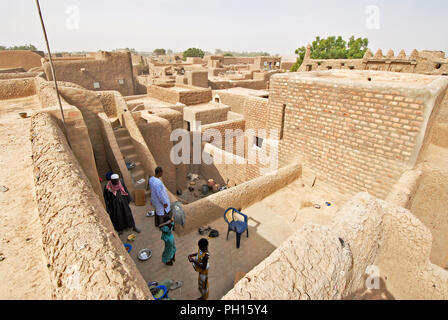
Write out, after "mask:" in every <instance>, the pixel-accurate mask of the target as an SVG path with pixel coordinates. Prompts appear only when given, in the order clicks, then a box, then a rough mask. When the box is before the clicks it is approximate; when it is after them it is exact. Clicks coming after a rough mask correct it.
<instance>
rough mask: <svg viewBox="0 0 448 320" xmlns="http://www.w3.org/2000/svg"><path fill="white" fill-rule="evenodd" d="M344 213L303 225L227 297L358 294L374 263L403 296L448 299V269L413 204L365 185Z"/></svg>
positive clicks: (386, 284)
mask: <svg viewBox="0 0 448 320" xmlns="http://www.w3.org/2000/svg"><path fill="white" fill-rule="evenodd" d="M336 216H337V220H336V221H335V222H334V223H333V225H331V226H330V227H326V226H320V225H313V224H308V225H305V226H304V227H302V228H301V229H300V230H298V231H297V232H296V233H295V234H293V235H292V236H291V237H290V238H289V239H288V240H287V241H285V242H284V243H283V244H282V245H281V246H280V247H279V248H277V249H276V250H275V251H274V252H273V253H272V254H271V255H270V256H269V257H268V258H266V259H265V260H264V261H262V262H261V263H260V264H259V265H257V266H256V267H255V268H254V269H252V270H251V271H250V272H249V273H248V274H247V275H246V276H245V277H244V278H243V279H242V280H240V281H239V282H238V283H237V284H236V285H235V287H234V288H233V289H232V290H231V291H229V293H227V295H225V296H224V298H223V299H224V300H231V299H236V300H240V299H242V300H244V299H251V300H264V299H266V300H269V299H284V300H296V299H304V300H309V299H317V300H327V299H330V300H333V299H344V298H348V297H353V296H355V297H356V295H357V294H359V293H360V292H365V291H366V289H367V288H366V286H365V283H366V281H365V278H366V277H365V276H366V269H367V268H372V267H376V268H377V270H378V272H379V274H378V275H377V276H379V277H380V279H378V278H377V281H378V282H379V284H380V289H381V290H386V291H388V292H389V293H390V294H391V295H392V296H393V297H394V298H396V299H448V272H447V271H446V270H443V269H442V268H440V267H437V266H435V265H433V264H431V263H430V261H429V254H430V250H431V233H430V232H429V230H428V229H427V228H426V227H425V226H424V225H423V224H422V223H421V222H420V221H419V220H418V219H417V218H416V217H415V216H413V215H412V213H411V212H409V211H408V210H406V209H404V208H400V207H398V206H395V205H392V204H391V203H388V202H385V201H381V200H378V199H375V198H373V197H372V196H370V195H369V194H367V193H361V194H358V195H356V196H355V197H354V198H353V199H352V200H350V201H349V202H347V203H346V204H345V205H344V206H343V207H342V208H341V209H340V210H339V211H338V213H337V215H336Z"/></svg>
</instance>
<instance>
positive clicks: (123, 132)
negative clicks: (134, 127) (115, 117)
mask: <svg viewBox="0 0 448 320" xmlns="http://www.w3.org/2000/svg"><path fill="white" fill-rule="evenodd" d="M114 134H115V137H116V138H120V137H129V132H128V130H127V129H126V128H119V129H116V130H114Z"/></svg>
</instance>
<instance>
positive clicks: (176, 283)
mask: <svg viewBox="0 0 448 320" xmlns="http://www.w3.org/2000/svg"><path fill="white" fill-rule="evenodd" d="M183 285H184V282H183V281H176V282H174V283H173V284H172V285H171V288H170V290H176V289H179V288H180V287H182V286H183Z"/></svg>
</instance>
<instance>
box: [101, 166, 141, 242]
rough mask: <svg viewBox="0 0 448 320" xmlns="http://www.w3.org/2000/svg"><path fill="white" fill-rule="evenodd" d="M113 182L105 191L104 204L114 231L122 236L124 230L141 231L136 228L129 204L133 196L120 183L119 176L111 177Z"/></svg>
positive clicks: (108, 183)
mask: <svg viewBox="0 0 448 320" xmlns="http://www.w3.org/2000/svg"><path fill="white" fill-rule="evenodd" d="M110 178H111V180H110V181H108V182H107V184H106V186H105V188H104V190H103V196H104V202H105V203H106V210H107V212H108V213H109V216H110V220H111V221H112V224H113V226H114V229H115V230H116V231H117V232H118V233H119V234H122V233H123V230H124V229H128V228H132V230H134V231H135V232H137V233H140V229H138V228H137V227H136V226H135V222H134V217H133V216H132V211H131V208H130V207H129V203H130V202H131V196H130V195H129V191H128V189H127V188H126V186H125V185H123V183H122V182H121V181H120V176H119V175H118V174H113V175H111V177H110Z"/></svg>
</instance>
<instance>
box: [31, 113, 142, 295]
mask: <svg viewBox="0 0 448 320" xmlns="http://www.w3.org/2000/svg"><path fill="white" fill-rule="evenodd" d="M31 137H32V152H33V166H34V181H35V191H36V201H37V203H38V209H39V217H40V219H41V222H42V226H43V239H42V241H43V245H44V251H45V255H46V257H47V259H48V268H49V271H50V278H51V281H52V286H53V298H54V299H98V300H103V299H150V298H151V295H150V293H149V290H148V286H147V284H146V282H145V281H144V279H143V277H142V276H141V275H140V273H139V272H138V270H137V268H136V266H135V263H134V262H133V260H132V259H131V257H130V256H129V254H128V253H127V252H126V250H125V249H124V247H123V244H122V242H121V241H120V239H119V238H118V236H117V234H116V233H115V232H114V229H113V226H112V223H111V222H110V219H109V216H108V214H107V212H106V211H105V209H104V208H103V206H102V205H101V202H100V201H99V199H98V198H97V197H96V196H95V194H94V192H93V190H92V187H91V184H90V182H89V180H88V179H87V177H86V175H85V174H84V172H83V170H82V169H81V167H80V165H79V163H78V161H77V160H76V157H75V156H74V155H73V153H72V152H71V150H70V148H69V146H68V144H67V142H66V139H65V137H64V134H63V133H62V131H61V130H60V128H59V127H58V125H57V123H56V120H55V119H53V118H52V117H51V116H50V115H48V114H46V113H38V114H35V115H33V117H32V124H31Z"/></svg>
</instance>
